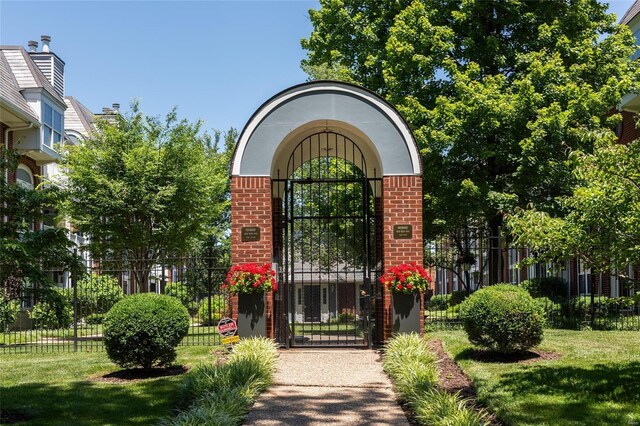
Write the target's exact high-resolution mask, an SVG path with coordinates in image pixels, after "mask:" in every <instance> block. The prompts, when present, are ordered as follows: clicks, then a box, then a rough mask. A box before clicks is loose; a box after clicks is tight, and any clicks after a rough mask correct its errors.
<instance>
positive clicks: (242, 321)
mask: <svg viewBox="0 0 640 426" xmlns="http://www.w3.org/2000/svg"><path fill="white" fill-rule="evenodd" d="M264 307H265V302H264V292H260V293H249V294H245V293H240V294H238V336H240V337H252V336H262V337H264V336H266V335H267V318H266V315H265V313H264Z"/></svg>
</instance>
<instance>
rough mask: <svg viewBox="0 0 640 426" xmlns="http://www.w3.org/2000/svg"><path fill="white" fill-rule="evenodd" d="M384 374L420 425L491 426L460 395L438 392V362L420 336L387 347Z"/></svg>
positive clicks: (409, 336) (408, 336) (403, 337)
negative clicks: (392, 382) (390, 380)
mask: <svg viewBox="0 0 640 426" xmlns="http://www.w3.org/2000/svg"><path fill="white" fill-rule="evenodd" d="M384 370H385V371H386V372H387V374H389V376H390V377H391V378H392V379H393V381H394V384H395V387H396V390H397V391H398V393H399V394H400V396H401V398H402V399H403V400H404V401H405V402H406V403H407V404H408V405H409V406H410V407H411V409H412V410H413V412H414V413H415V415H416V416H415V418H416V420H417V421H418V422H419V423H420V424H421V425H429V426H431V425H437V426H449V425H457V426H466V425H469V426H480V425H483V426H484V425H488V424H489V421H488V416H487V415H486V414H485V413H484V412H483V411H479V412H477V411H474V410H473V409H472V408H470V404H469V401H468V400H466V399H461V398H460V395H459V394H453V395H452V394H448V393H446V392H442V391H440V390H438V388H437V384H438V370H437V369H436V358H435V356H434V355H433V353H432V352H431V351H430V350H429V348H428V346H427V342H426V340H425V339H424V338H422V337H421V336H419V335H418V334H415V333H411V334H399V335H396V336H394V337H393V338H392V339H391V340H390V341H389V343H388V344H387V345H386V347H385V357H384Z"/></svg>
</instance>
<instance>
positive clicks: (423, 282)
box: [380, 263, 432, 294]
mask: <svg viewBox="0 0 640 426" xmlns="http://www.w3.org/2000/svg"><path fill="white" fill-rule="evenodd" d="M380 282H381V283H382V285H384V286H386V287H387V288H389V289H392V290H393V291H396V292H398V293H406V294H411V293H414V292H417V291H420V290H422V291H425V290H426V289H427V285H428V284H429V283H431V282H432V279H431V276H430V275H429V274H428V273H427V271H426V270H425V269H424V268H423V267H422V266H420V265H418V264H416V263H409V264H407V263H403V264H402V265H398V266H393V267H391V268H389V269H387V271H386V272H385V274H384V275H383V276H382V278H380Z"/></svg>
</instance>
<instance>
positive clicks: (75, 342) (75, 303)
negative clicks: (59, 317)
mask: <svg viewBox="0 0 640 426" xmlns="http://www.w3.org/2000/svg"><path fill="white" fill-rule="evenodd" d="M77 256H78V249H75V248H74V249H73V257H77ZM77 284H78V279H77V278H76V274H71V286H72V287H73V351H74V352H78V285H77Z"/></svg>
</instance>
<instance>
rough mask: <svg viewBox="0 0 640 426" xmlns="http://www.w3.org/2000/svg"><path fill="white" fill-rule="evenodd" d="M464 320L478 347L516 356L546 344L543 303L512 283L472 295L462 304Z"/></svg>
mask: <svg viewBox="0 0 640 426" xmlns="http://www.w3.org/2000/svg"><path fill="white" fill-rule="evenodd" d="M460 319H461V320H462V322H463V325H464V329H465V331H466V332H467V336H468V337H469V341H470V342H471V343H473V344H474V345H476V346H480V347H484V348H488V349H491V350H495V351H498V352H501V353H513V352H519V351H524V350H527V349H529V348H532V347H534V346H536V345H538V344H540V342H542V336H543V329H542V328H543V326H544V323H545V315H544V311H543V309H542V306H541V304H540V303H538V302H536V301H535V300H534V299H533V298H532V297H531V295H529V293H528V292H527V291H526V290H524V289H523V288H521V287H518V286H515V285H512V284H496V285H493V286H490V287H485V288H483V289H481V290H478V291H477V292H475V293H474V294H472V295H471V296H469V298H468V299H467V300H465V301H464V302H462V303H461V304H460Z"/></svg>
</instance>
